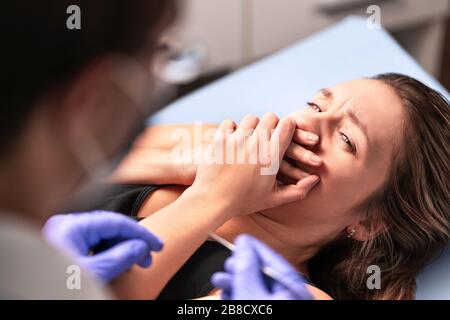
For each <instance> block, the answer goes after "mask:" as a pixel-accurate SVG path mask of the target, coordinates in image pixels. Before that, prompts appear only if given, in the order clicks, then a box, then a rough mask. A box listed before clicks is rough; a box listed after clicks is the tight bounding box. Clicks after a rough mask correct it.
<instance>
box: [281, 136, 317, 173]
mask: <svg viewBox="0 0 450 320" xmlns="http://www.w3.org/2000/svg"><path fill="white" fill-rule="evenodd" d="M286 156H288V157H289V158H291V159H292V160H294V161H298V162H301V163H304V164H307V165H310V166H314V167H318V166H320V165H321V164H322V159H321V158H320V157H319V156H318V155H316V154H315V153H313V152H312V151H310V150H308V149H306V148H304V147H302V146H300V145H298V144H297V143H294V142H291V143H290V144H289V147H288V148H287V150H286Z"/></svg>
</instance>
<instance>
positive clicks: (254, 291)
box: [211, 235, 313, 300]
mask: <svg viewBox="0 0 450 320" xmlns="http://www.w3.org/2000/svg"><path fill="white" fill-rule="evenodd" d="M235 244H236V250H235V251H234V253H233V255H232V256H231V257H230V258H228V259H227V261H226V262H225V271H226V272H217V273H215V274H214V275H213V276H212V279H211V281H212V283H213V284H214V286H215V287H217V288H220V289H222V299H224V300H259V299H261V300H310V299H313V297H312V296H311V293H310V292H309V291H308V289H307V288H306V281H305V279H304V278H303V277H302V276H301V275H300V274H299V273H298V272H297V271H296V270H295V269H294V268H293V267H292V266H291V265H290V264H289V263H288V262H287V261H286V260H285V259H284V258H283V257H281V256H280V255H278V254H277V253H275V252H274V251H273V250H272V249H270V248H269V247H267V246H266V245H265V244H263V243H262V242H259V241H258V240H256V239H255V238H252V237H250V236H248V235H241V236H239V237H238V238H237V239H236V242H235ZM263 266H269V267H271V268H272V269H274V270H276V271H278V272H279V273H280V274H281V276H282V278H283V282H285V283H289V284H290V285H289V287H290V289H288V288H286V287H285V286H284V285H282V284H281V283H279V282H277V281H275V280H273V279H272V278H269V277H268V276H266V275H265V274H263V273H262V272H261V268H262V267H263Z"/></svg>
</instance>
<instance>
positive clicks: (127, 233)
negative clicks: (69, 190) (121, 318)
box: [43, 211, 163, 282]
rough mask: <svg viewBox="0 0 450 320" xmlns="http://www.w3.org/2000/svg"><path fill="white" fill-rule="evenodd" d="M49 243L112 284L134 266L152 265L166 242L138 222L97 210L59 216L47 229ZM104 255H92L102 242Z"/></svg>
mask: <svg viewBox="0 0 450 320" xmlns="http://www.w3.org/2000/svg"><path fill="white" fill-rule="evenodd" d="M43 234H44V236H45V238H46V239H47V240H48V242H49V243H50V244H52V245H54V246H56V247H58V248H60V249H61V250H63V251H65V252H67V253H69V254H70V255H72V256H73V257H74V259H75V261H76V262H77V263H79V264H80V266H81V267H83V268H84V269H86V270H87V271H89V272H90V273H91V274H92V275H94V276H95V277H97V278H98V279H99V280H100V281H102V282H110V281H111V280H113V279H114V278H116V277H117V276H119V275H120V274H122V273H123V272H125V271H127V270H128V269H130V268H131V267H132V266H133V265H134V264H138V265H140V266H141V267H143V268H146V267H149V266H150V265H151V255H150V252H151V251H160V250H161V249H162V246H163V244H162V241H161V240H160V239H159V238H157V237H156V236H155V235H153V234H152V233H151V232H149V231H148V230H147V229H145V228H144V227H142V226H141V225H139V224H138V223H136V221H134V220H132V219H130V218H128V217H126V216H124V215H122V214H118V213H113V212H105V211H95V212H89V213H77V214H67V215H56V216H53V217H52V218H50V219H49V220H48V221H47V223H46V224H45V226H44V229H43ZM105 242H106V243H109V245H110V246H109V247H108V248H107V249H106V250H105V251H102V252H99V253H96V254H91V250H92V249H93V248H95V247H96V246H98V245H99V244H100V243H102V244H104V243H105Z"/></svg>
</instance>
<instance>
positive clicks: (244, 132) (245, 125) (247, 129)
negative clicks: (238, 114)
mask: <svg viewBox="0 0 450 320" xmlns="http://www.w3.org/2000/svg"><path fill="white" fill-rule="evenodd" d="M258 123H259V119H258V117H256V116H254V115H246V116H245V117H244V118H242V120H241V123H239V127H238V128H237V129H236V131H235V134H236V135H241V136H244V137H245V136H247V137H248V136H250V135H251V134H252V133H253V130H254V129H255V128H256V126H257V125H258Z"/></svg>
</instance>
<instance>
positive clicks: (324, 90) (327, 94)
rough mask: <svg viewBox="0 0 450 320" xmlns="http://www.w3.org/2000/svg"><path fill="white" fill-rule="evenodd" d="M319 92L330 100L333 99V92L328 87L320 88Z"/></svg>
mask: <svg viewBox="0 0 450 320" xmlns="http://www.w3.org/2000/svg"><path fill="white" fill-rule="evenodd" d="M319 92H320V93H321V94H322V95H323V96H324V97H325V98H327V99H330V100H332V99H333V92H331V91H330V89H327V88H322V89H320V90H319Z"/></svg>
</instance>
